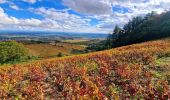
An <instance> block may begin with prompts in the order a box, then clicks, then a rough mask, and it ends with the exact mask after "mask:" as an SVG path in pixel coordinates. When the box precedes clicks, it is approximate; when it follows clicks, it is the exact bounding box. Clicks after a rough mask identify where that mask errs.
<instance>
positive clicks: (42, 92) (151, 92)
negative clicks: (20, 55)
mask: <svg viewBox="0 0 170 100" xmlns="http://www.w3.org/2000/svg"><path fill="white" fill-rule="evenodd" d="M169 56H170V41H169V40H160V41H154V42H146V43H142V44H134V45H130V46H125V47H120V48H116V49H112V50H106V51H101V52H96V53H90V54H85V55H79V56H73V57H63V58H59V59H56V58H53V59H49V60H42V61H37V62H34V63H30V64H18V65H14V66H9V67H5V66H4V67H2V68H1V69H0V82H1V85H0V97H1V98H6V99H10V98H13V99H14V98H17V99H21V98H25V99H59V98H60V99H70V98H72V99H75V98H77V99H107V98H108V99H125V98H129V99H137V98H138V99H141V98H143V99H153V98H155V99H156V98H157V99H167V98H169V97H170V92H169V91H170V89H169V85H170V81H169V80H170V74H169V73H170V70H169V69H170V66H169Z"/></svg>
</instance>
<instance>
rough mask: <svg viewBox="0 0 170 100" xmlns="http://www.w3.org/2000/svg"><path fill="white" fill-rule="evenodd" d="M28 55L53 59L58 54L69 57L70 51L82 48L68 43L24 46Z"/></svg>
mask: <svg viewBox="0 0 170 100" xmlns="http://www.w3.org/2000/svg"><path fill="white" fill-rule="evenodd" d="M26 47H27V48H28V49H29V52H30V54H33V55H36V56H39V57H41V58H50V57H55V56H57V54H58V53H59V52H61V53H63V54H65V55H71V51H72V49H77V50H83V49H84V47H83V46H80V45H74V44H69V43H57V44H56V45H51V44H29V45H26Z"/></svg>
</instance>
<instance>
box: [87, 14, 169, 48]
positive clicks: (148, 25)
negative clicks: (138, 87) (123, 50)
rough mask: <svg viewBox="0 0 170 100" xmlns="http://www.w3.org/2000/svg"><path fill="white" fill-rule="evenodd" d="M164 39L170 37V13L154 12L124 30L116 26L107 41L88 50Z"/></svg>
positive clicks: (140, 17) (130, 22)
mask: <svg viewBox="0 0 170 100" xmlns="http://www.w3.org/2000/svg"><path fill="white" fill-rule="evenodd" d="M164 37H170V11H166V12H164V13H162V14H157V13H156V12H154V11H153V12H151V13H149V14H147V15H145V16H137V17H134V18H133V19H132V20H130V21H129V22H128V23H127V24H125V25H124V26H123V28H120V27H119V26H118V25H116V26H115V28H114V30H113V32H112V33H111V34H109V35H108V37H107V39H106V40H105V41H102V42H100V43H98V44H93V45H90V46H89V47H88V48H87V49H89V50H92V51H99V50H104V49H110V48H115V47H120V46H125V45H130V44H134V43H140V42H145V41H150V40H155V39H160V38H164Z"/></svg>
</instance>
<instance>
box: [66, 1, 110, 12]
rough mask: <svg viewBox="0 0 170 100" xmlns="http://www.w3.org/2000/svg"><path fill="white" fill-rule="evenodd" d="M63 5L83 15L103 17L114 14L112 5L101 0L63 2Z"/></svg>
mask: <svg viewBox="0 0 170 100" xmlns="http://www.w3.org/2000/svg"><path fill="white" fill-rule="evenodd" d="M63 4H64V5H66V6H68V7H70V8H71V9H73V10H75V11H77V12H79V13H81V14H90V15H96V14H97V15H101V14H110V13H112V7H111V5H110V4H109V3H107V2H102V1H101V0H90V1H88V0H63Z"/></svg>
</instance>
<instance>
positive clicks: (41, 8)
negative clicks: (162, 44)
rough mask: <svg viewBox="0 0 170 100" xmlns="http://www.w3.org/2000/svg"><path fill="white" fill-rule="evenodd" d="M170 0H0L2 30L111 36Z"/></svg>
mask: <svg viewBox="0 0 170 100" xmlns="http://www.w3.org/2000/svg"><path fill="white" fill-rule="evenodd" d="M169 5H170V0H0V30H21V31H57V32H78V33H81V32H83V33H86V32H88V33H109V32H111V31H112V30H113V28H114V26H115V25H116V24H117V25H119V26H120V27H122V26H123V25H124V24H125V23H127V22H128V21H129V20H131V19H132V18H133V17H135V16H138V15H145V14H147V13H150V12H151V11H157V12H158V13H161V12H163V11H165V10H166V9H169V8H170V6H169Z"/></svg>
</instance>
